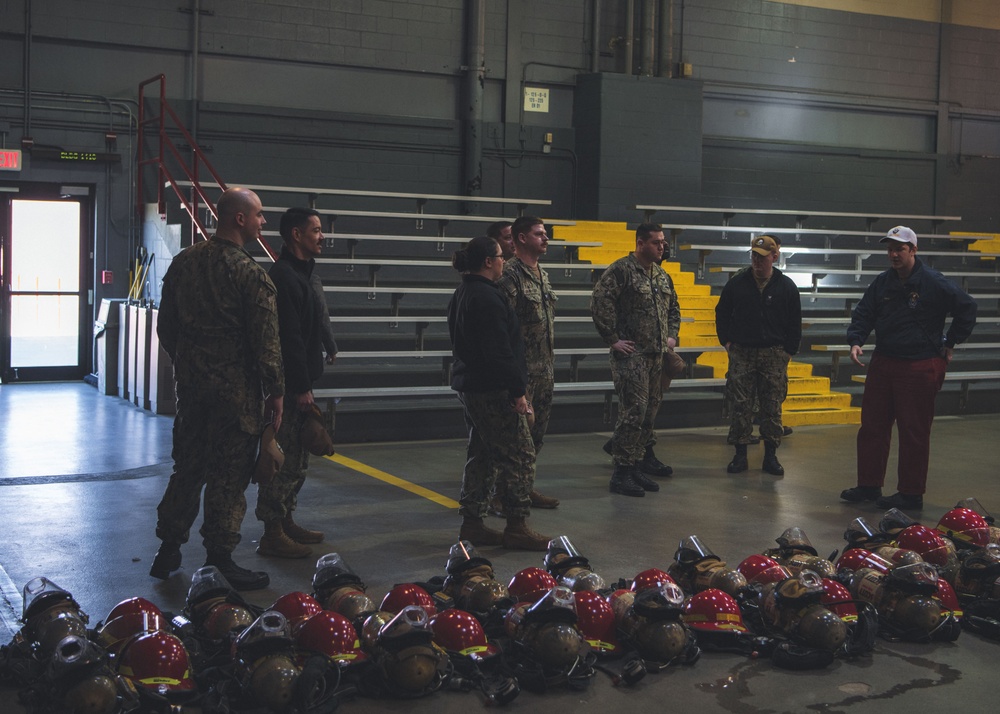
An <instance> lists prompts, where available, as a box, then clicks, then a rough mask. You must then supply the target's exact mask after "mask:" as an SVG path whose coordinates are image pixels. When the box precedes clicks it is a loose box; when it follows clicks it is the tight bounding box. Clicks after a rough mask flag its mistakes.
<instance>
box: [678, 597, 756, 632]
mask: <svg viewBox="0 0 1000 714" xmlns="http://www.w3.org/2000/svg"><path fill="white" fill-rule="evenodd" d="M684 624H686V625H687V626H688V627H690V628H691V629H693V630H703V631H706V632H747V628H746V625H744V624H743V615H742V614H741V613H740V606H739V605H737V604H736V601H735V600H733V598H732V596H730V595H729V594H728V593H724V592H722V591H721V590H718V589H716V588H709V589H708V590H702V591H701V592H700V593H698V594H697V595H694V596H693V597H692V598H691V599H690V600H688V601H687V604H686V605H685V606H684Z"/></svg>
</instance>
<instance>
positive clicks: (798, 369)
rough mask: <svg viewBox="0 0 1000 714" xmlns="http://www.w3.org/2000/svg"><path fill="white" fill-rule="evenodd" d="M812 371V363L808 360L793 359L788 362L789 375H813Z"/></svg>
mask: <svg viewBox="0 0 1000 714" xmlns="http://www.w3.org/2000/svg"><path fill="white" fill-rule="evenodd" d="M812 373H813V370H812V365H811V364H809V363H808V362H796V361H795V360H792V361H791V362H789V363H788V376H789V377H811V376H812Z"/></svg>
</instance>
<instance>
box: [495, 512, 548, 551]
mask: <svg viewBox="0 0 1000 714" xmlns="http://www.w3.org/2000/svg"><path fill="white" fill-rule="evenodd" d="M550 540H552V539H551V538H549V537H548V536H544V535H542V534H541V533H535V531H533V530H531V529H530V528H528V524H527V523H525V522H524V517H523V516H508V517H507V528H505V529H504V532H503V547H504V548H509V549H510V550H548V548H549V541H550Z"/></svg>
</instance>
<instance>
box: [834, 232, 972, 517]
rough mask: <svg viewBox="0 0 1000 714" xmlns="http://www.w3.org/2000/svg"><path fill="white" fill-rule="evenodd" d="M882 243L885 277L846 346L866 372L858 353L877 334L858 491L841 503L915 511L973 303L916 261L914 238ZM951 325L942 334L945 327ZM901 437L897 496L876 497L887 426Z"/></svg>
mask: <svg viewBox="0 0 1000 714" xmlns="http://www.w3.org/2000/svg"><path fill="white" fill-rule="evenodd" d="M880 242H882V243H887V248H888V255H889V265H890V268H889V270H887V271H885V272H884V273H881V274H880V275H879V276H878V277H876V278H875V280H874V281H873V282H872V284H871V285H869V286H868V289H867V290H866V291H865V294H864V297H862V298H861V302H859V303H858V305H857V307H856V308H854V313H853V315H852V317H851V326H850V327H849V328H847V342H848V344H849V345H850V346H851V360H853V361H854V363H855V364H857V365H860V366H864V363H863V362H862V361H861V356H862V355H863V354H864V352H863V351H862V349H861V345H863V344H864V342H865V340H866V339H868V336H869V335H870V334H871V332H872V330H875V352H874V353H873V354H872V359H871V363H870V364H869V366H868V376H867V378H866V379H865V392H864V397H863V398H862V402H861V428H860V429H859V430H858V485H857V486H855V487H854V488H848V489H846V490H844V491H843V492H842V493H841V494H840V498H841V500H843V501H848V502H850V503H857V502H860V501H875V505H876V506H878V507H879V508H884V509H888V508H902V509H911V510H920V509H922V508H923V506H924V497H923V494H924V491H925V490H926V486H927V462H928V460H929V458H930V438H931V423H932V422H933V421H934V399H935V397H936V396H937V393H938V391H940V389H941V384H942V383H943V382H944V373H945V370H946V369H947V367H948V363H950V362H951V357H952V352H953V350H954V347H955V345H957V344H959V343H961V342H964V341H965V340H966V339H968V337H969V335H971V334H972V328H973V327H975V324H976V303H975V301H974V300H973V299H972V298H971V297H970V296H969V295H968V294H967V293H966V292H965V291H963V290H962V289H961V288H959V287H958V286H956V285H954V284H953V283H951V282H949V281H948V280H946V279H945V277H944V276H943V275H941V273H939V272H938V271H936V270H932V269H931V268H928V267H926V266H924V264H923V263H922V262H921V261H920V259H919V258H917V236H916V234H915V233H914V232H913V231H912V230H910V229H909V228H907V227H906V226H896V227H895V228H893V229H892V230H890V231H889V233H888V234H887V235H886V236H885V238H882V240H881V241H880ZM948 315H951V325H950V326H949V328H948V331H947V333H946V332H945V330H944V323H945V319H946V317H947V316H948ZM893 422H895V423H896V428H897V430H898V432H899V469H898V482H897V493H895V494H894V495H892V496H882V484H883V483H884V481H885V470H886V465H887V463H888V461H889V447H890V445H891V440H892V425H893Z"/></svg>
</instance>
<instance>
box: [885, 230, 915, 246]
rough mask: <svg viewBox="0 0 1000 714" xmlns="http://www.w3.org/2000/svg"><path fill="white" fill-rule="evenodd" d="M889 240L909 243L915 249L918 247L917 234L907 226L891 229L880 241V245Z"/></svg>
mask: <svg viewBox="0 0 1000 714" xmlns="http://www.w3.org/2000/svg"><path fill="white" fill-rule="evenodd" d="M889 240H894V241H896V242H897V243H909V244H910V245H912V246H913V247H914V248H916V247H917V234H916V233H914V232H913V231H912V230H910V229H909V228H907V227H906V226H896V227H895V228H891V229H889V232H888V233H886V234H885V238H881V239H879V243H885V242H886V241H889Z"/></svg>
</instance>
